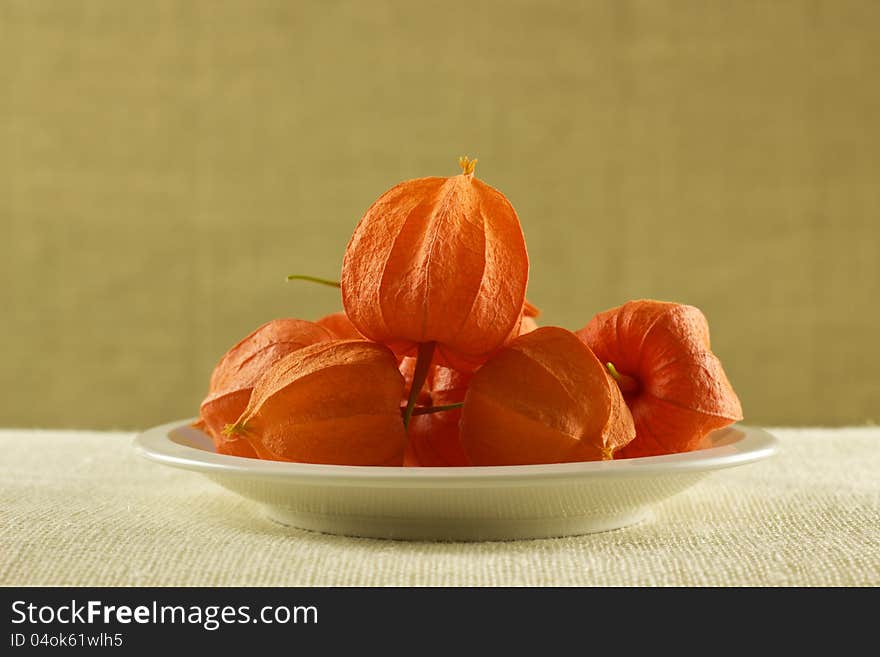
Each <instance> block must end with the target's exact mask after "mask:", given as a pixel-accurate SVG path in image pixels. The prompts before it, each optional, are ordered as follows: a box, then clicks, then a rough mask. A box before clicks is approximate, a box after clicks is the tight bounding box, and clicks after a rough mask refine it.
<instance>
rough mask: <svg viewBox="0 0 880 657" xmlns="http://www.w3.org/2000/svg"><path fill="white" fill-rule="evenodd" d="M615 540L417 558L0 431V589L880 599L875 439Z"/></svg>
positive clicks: (842, 445)
mask: <svg viewBox="0 0 880 657" xmlns="http://www.w3.org/2000/svg"><path fill="white" fill-rule="evenodd" d="M772 431H773V433H774V434H775V435H777V436H778V437H779V438H780V439H781V441H782V447H783V449H782V451H781V453H780V454H779V455H777V456H776V457H775V458H773V459H771V460H768V461H764V462H761V463H758V464H754V465H751V466H743V467H741V468H735V469H732V470H724V471H719V472H716V473H714V474H713V475H711V476H710V477H709V478H708V479H706V480H704V481H703V482H701V483H700V484H698V485H697V486H695V487H694V488H692V489H690V490H688V491H686V492H684V493H682V494H680V495H679V496H677V497H674V498H672V499H671V500H669V501H667V502H665V503H663V504H661V505H659V506H657V507H656V509H655V513H654V518H653V519H652V520H650V521H647V522H645V523H643V524H641V525H638V526H635V527H630V528H626V529H622V530H617V531H612V532H607V533H602V534H592V535H587V536H580V537H573V538H559V539H550V540H534V541H517V542H505V543H471V544H468V543H418V542H396V541H379V540H371V539H357V538H346V537H340V536H329V535H323V534H316V533H310V532H305V531H300V530H296V529H288V528H284V527H281V526H279V525H276V524H274V523H272V522H270V521H268V520H265V519H264V518H262V517H260V516H259V515H257V514H256V513H255V512H254V508H253V505H251V504H250V503H248V502H245V501H243V500H242V499H240V498H238V497H237V496H235V495H234V494H232V493H229V492H227V491H226V490H225V489H223V488H221V487H220V486H218V485H216V484H214V483H213V482H211V481H209V480H207V479H205V478H203V477H201V476H200V475H198V474H196V473H191V472H184V471H179V470H173V469H170V468H167V467H163V466H160V465H157V464H153V463H149V462H147V461H146V460H143V459H142V458H141V457H139V456H138V455H137V454H136V453H135V451H134V449H133V447H132V445H131V438H132V436H131V434H110V433H85V432H49V431H46V432H24V431H2V432H0V454H2V455H3V458H2V460H0V584H5V585H36V584H72V585H163V586H164V585H264V586H271V585H301V586H310V585H317V586H328V585H331V586H332V585H372V586H383V585H480V586H482V585H873V586H877V585H880V484H878V482H880V449H878V445H880V429H878V428H863V429H839V430H821V429H802V430H795V429H778V430H772Z"/></svg>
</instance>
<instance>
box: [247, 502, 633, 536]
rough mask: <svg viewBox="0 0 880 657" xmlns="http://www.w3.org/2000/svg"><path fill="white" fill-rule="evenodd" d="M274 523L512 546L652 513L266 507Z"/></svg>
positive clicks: (622, 524) (587, 531)
mask: <svg viewBox="0 0 880 657" xmlns="http://www.w3.org/2000/svg"><path fill="white" fill-rule="evenodd" d="M263 513H264V514H265V515H266V516H267V517H268V518H269V519H270V520H272V521H273V522H277V523H279V524H281V525H286V526H289V527H296V528H297V529H306V530H309V531H314V532H321V533H323V534H336V535H341V536H356V537H361V538H382V539H392V540H406V541H444V542H450V541H468V542H471V541H510V540H520V539H530V538H558V537H560V536H577V535H580V534H594V533H597V532H605V531H609V530H612V529H620V528H622V527H628V526H630V525H634V524H636V523H639V522H643V521H644V520H647V519H648V518H649V517H650V516H651V511H650V509H647V508H643V509H637V510H635V511H633V512H630V513H623V514H617V515H613V516H573V517H553V518H521V519H518V520H516V522H515V523H513V522H511V521H510V520H509V519H487V518H480V519H470V518H466V519H461V518H459V519H449V520H445V519H442V518H434V519H425V518H388V517H382V516H345V515H318V514H307V513H302V512H300V511H296V510H295V509H290V508H286V507H281V506H269V505H264V506H263Z"/></svg>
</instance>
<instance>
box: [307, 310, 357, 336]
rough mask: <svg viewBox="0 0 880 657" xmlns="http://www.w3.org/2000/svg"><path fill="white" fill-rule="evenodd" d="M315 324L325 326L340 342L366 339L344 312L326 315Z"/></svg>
mask: <svg viewBox="0 0 880 657" xmlns="http://www.w3.org/2000/svg"><path fill="white" fill-rule="evenodd" d="M315 324H318V325H319V326H323V327H324V328H325V329H327V330H328V331H330V333H332V334H333V337H335V338H339V339H340V340H363V339H364V336H363V335H361V333H360V331H358V330H357V329H356V328H355V326H354V324H352V323H351V320H350V319H349V318H348V315H346V314H345V312H343V311H340V312H338V313H331V314H329V315H325V316H324V317H322V318H321V319H319V320H318V321H316V322H315Z"/></svg>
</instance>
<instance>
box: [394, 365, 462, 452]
mask: <svg viewBox="0 0 880 657" xmlns="http://www.w3.org/2000/svg"><path fill="white" fill-rule="evenodd" d="M414 367H415V358H405V359H404V361H403V363H401V366H400V369H401V372H402V373H403V375H404V378H405V379H407V382H408V384H411V381H412V373H413V369H414ZM470 378H471V375H470V374H468V373H464V372H459V371H457V370H453V369H451V368H448V367H443V366H434V367H432V368H431V371H430V372H429V373H428V377H427V380H426V381H425V387H424V388H423V390H422V392H421V394H420V395H419V397H418V400H417V404H418V406H416V410H415V414H414V415H413V417H412V419H411V420H410V423H409V427H408V430H407V443H406V453H405V454H404V458H403V464H404V465H406V466H421V467H453V466H462V465H470V462H469V461H468V459H467V456H466V455H465V453H464V449H463V448H462V446H461V441H460V440H459V428H458V423H459V420H460V419H461V408H448V409H446V410H435V411H434V412H428V413H420V410H423V409H425V408H427V409H438V408H439V409H442V408H443V407H446V406H449V405H457V404H461V403H462V402H464V397H465V393H466V392H467V386H468V382H469V381H470ZM404 401H405V400H404ZM420 406H421V407H422V408H420Z"/></svg>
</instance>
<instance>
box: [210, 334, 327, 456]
mask: <svg viewBox="0 0 880 657" xmlns="http://www.w3.org/2000/svg"><path fill="white" fill-rule="evenodd" d="M332 338H333V336H332V335H331V334H330V333H329V332H328V331H327V330H325V329H324V328H322V327H320V326H318V325H317V324H314V323H312V322H307V321H304V320H301V319H275V320H272V321H271V322H268V323H266V324H263V325H262V326H261V327H259V328H258V329H257V330H255V331H254V332H253V333H251V334H250V335H248V336H247V337H246V338H244V339H243V340H241V341H240V342H239V343H238V344H236V345H235V346H234V347H232V349H230V350H229V351H227V352H226V354H224V356H223V358H221V359H220V362H219V363H217V365H216V367H214V371H213V373H212V374H211V381H210V385H209V390H208V396H207V397H205V399H204V401H203V402H202V405H201V408H200V409H199V420H198V421H197V422H196V423H195V426H196V427H198V428H199V429H201V430H202V431H204V432H205V433H207V434H208V435H209V436H211V438H212V439H213V440H214V445H215V447H216V449H217V452H219V453H220V454H231V455H233V456H249V457H252V458H256V456H257V455H256V454H255V453H254V450H253V449H252V448H251V446H250V445H249V444H248V443H247V441H244V440H241V439H239V438H237V437H235V436H227V435H225V434H224V433H223V428H224V427H225V426H226V425H227V424H230V423H232V422H235V421H236V420H237V419H238V417H239V416H240V415H241V413H242V411H244V409H245V407H246V406H247V403H248V399H249V398H250V396H251V389H252V388H253V386H254V382H255V381H256V380H257V379H258V378H259V377H260V376H261V375H262V374H263V373H264V372H265V371H266V370H268V369H269V367H270V366H271V365H272V364H273V363H275V362H276V361H277V360H279V359H281V358H282V357H284V356H286V355H287V354H289V353H290V352H292V351H296V350H297V349H302V348H303V347H305V346H307V345H310V344H315V343H316V342H322V341H324V340H330V339H332Z"/></svg>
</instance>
